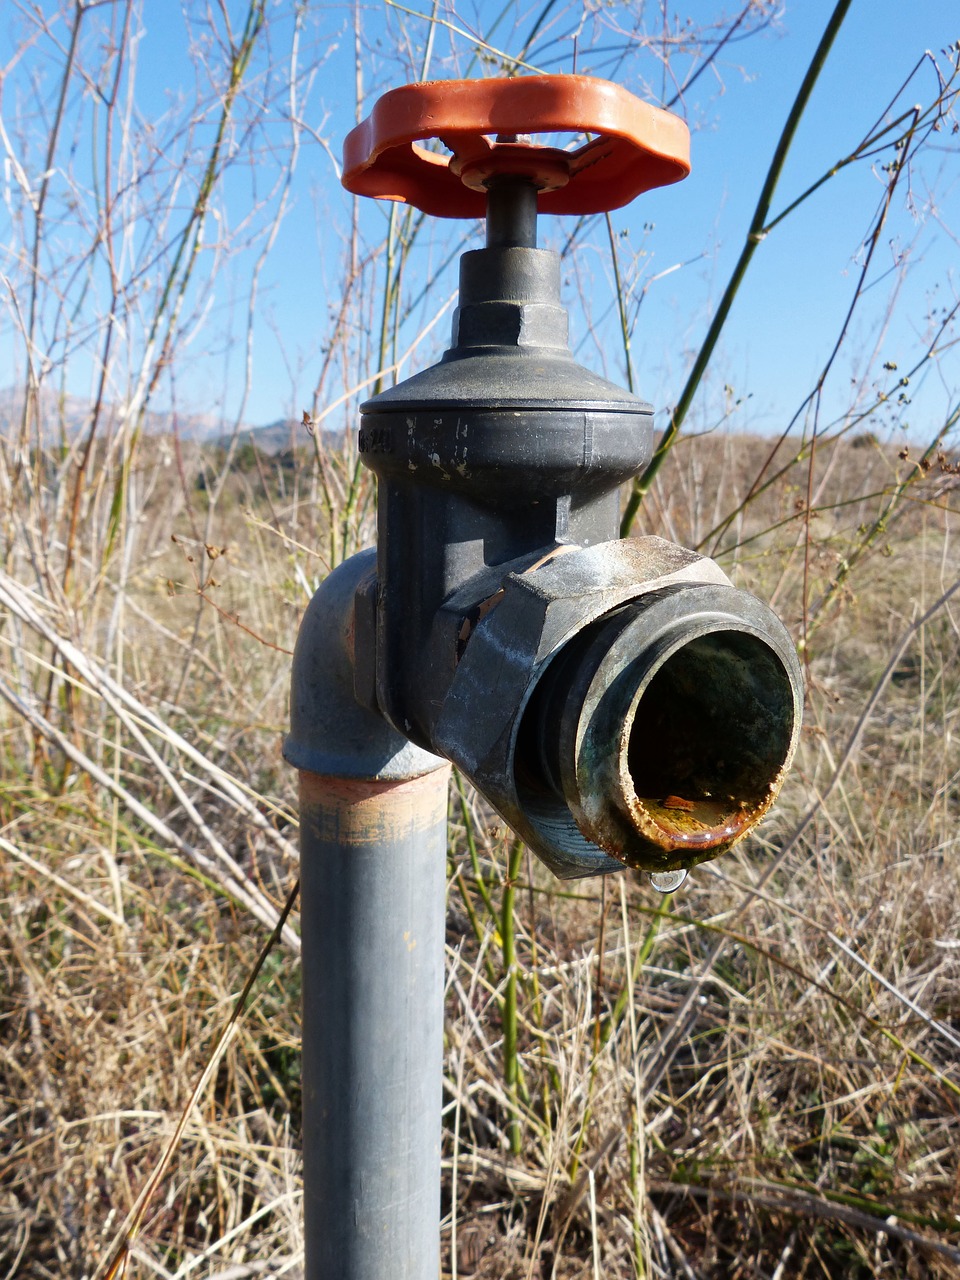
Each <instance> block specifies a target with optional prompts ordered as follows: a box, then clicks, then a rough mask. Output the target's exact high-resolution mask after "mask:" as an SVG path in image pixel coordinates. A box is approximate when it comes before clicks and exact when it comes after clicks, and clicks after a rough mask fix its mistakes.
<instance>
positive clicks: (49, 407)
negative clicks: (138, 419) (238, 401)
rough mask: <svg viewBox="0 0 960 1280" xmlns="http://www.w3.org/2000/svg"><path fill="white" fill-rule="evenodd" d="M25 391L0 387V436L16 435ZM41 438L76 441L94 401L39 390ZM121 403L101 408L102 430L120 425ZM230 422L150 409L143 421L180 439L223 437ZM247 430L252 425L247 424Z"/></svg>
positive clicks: (211, 416) (148, 430)
mask: <svg viewBox="0 0 960 1280" xmlns="http://www.w3.org/2000/svg"><path fill="white" fill-rule="evenodd" d="M24 399H25V397H24V390H23V388H22V387H6V388H4V389H2V390H0V439H4V440H11V439H14V438H16V436H17V435H18V434H19V431H20V424H21V422H22V421H23V407H24ZM39 417H40V437H41V443H42V444H43V445H44V446H51V445H55V444H59V442H60V441H61V440H62V439H63V437H64V436H66V438H67V440H73V439H75V438H76V437H77V436H82V435H84V434H85V433H86V432H87V431H88V430H89V428H90V424H91V422H92V421H93V402H92V401H91V400H88V399H85V398H84V397H83V396H74V395H65V394H60V393H59V392H57V391H56V390H55V389H54V388H52V387H41V389H40V415H39ZM121 417H122V410H121V406H119V405H115V404H105V405H104V406H103V407H102V409H101V418H100V427H99V431H100V433H101V434H102V435H111V434H113V433H114V432H115V431H116V430H117V429H118V427H119V426H120V424H121ZM229 425H231V424H228V423H227V422H226V421H225V420H224V419H223V417H222V416H221V415H220V414H215V413H174V412H156V411H154V410H152V409H151V410H149V411H148V412H147V413H146V415H145V417H144V421H143V428H144V431H145V432H146V433H147V435H151V436H158V435H174V434H177V435H179V437H180V439H181V440H210V439H213V438H216V437H218V436H222V435H223V434H224V432H225V431H226V430H227V429H228V426H229ZM244 430H249V428H247V427H244Z"/></svg>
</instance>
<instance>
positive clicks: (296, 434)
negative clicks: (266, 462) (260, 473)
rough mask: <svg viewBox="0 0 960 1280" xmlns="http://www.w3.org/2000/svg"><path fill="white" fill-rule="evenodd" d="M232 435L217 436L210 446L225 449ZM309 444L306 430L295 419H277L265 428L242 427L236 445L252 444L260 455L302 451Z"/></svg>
mask: <svg viewBox="0 0 960 1280" xmlns="http://www.w3.org/2000/svg"><path fill="white" fill-rule="evenodd" d="M232 439H233V433H232V432H230V433H228V434H226V435H218V436H217V437H216V438H215V439H214V440H213V441H211V443H212V444H216V445H219V446H220V447H221V448H223V449H226V448H227V447H228V446H229V444H230V441H231V440H232ZM309 443H310V437H309V435H308V434H307V428H306V427H305V426H304V425H303V423H302V422H298V421H297V419H296V418H278V419H277V420H276V422H271V423H268V425H267V426H265V427H243V428H242V429H241V430H240V431H239V433H238V434H237V445H238V447H239V446H240V445H244V444H252V445H254V446H255V448H257V449H259V450H260V452H261V453H268V454H275V453H283V452H284V450H286V449H302V448H305V447H306V446H307V445H309Z"/></svg>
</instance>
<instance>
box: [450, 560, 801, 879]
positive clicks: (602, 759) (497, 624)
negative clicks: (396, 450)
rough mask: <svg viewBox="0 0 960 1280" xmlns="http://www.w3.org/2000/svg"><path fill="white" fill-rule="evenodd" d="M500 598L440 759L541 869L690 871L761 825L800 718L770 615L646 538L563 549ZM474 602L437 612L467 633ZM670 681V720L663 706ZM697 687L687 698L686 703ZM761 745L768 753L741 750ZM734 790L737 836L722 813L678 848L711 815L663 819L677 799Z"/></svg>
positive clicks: (455, 701) (784, 644)
mask: <svg viewBox="0 0 960 1280" xmlns="http://www.w3.org/2000/svg"><path fill="white" fill-rule="evenodd" d="M501 583H502V585H501V588H500V591H499V593H498V594H497V595H496V597H494V596H493V595H490V596H489V597H488V599H489V600H492V601H495V602H494V603H493V604H492V605H491V607H488V608H487V610H486V611H485V612H484V614H483V616H482V617H480V618H478V620H477V622H476V624H475V626H474V628H473V630H472V632H471V634H470V638H469V642H468V643H467V644H466V646H465V647H464V651H463V654H462V656H461V659H460V661H459V663H458V665H457V669H456V672H455V674H454V678H453V680H452V681H451V684H450V687H449V690H448V691H447V693H446V696H445V698H444V700H443V704H442V711H441V714H440V716H439V718H438V720H437V724H436V728H435V730H434V737H433V742H434V746H435V748H436V749H437V750H438V751H440V752H441V753H442V754H443V755H445V756H447V757H448V758H449V759H450V760H452V761H453V762H454V763H455V764H456V765H457V767H458V768H459V769H461V771H462V772H463V773H465V774H466V776H467V777H468V778H470V780H471V781H472V782H473V783H474V785H475V786H476V787H477V788H478V790H480V791H481V793H482V794H483V795H484V796H485V797H486V798H487V800H488V801H489V802H490V803H491V804H492V805H493V807H494V808H495V809H496V810H497V812H498V813H500V814H501V816H502V817H503V818H504V819H505V820H506V821H507V822H508V823H509V824H510V825H511V826H512V827H513V828H514V830H515V831H517V832H518V833H519V834H520V835H521V836H522V837H523V839H524V840H525V841H526V843H527V844H528V845H529V846H530V848H531V849H532V850H533V851H534V852H535V853H536V854H537V856H538V857H539V858H540V859H541V861H543V862H544V863H546V865H547V866H548V867H550V869H551V870H552V871H553V872H554V873H555V874H556V875H558V876H561V877H563V878H565V879H566V878H571V877H576V876H582V875H591V874H598V873H603V872H609V871H615V870H620V869H621V867H622V866H623V864H624V863H627V864H628V865H631V866H634V867H638V868H643V869H646V870H654V871H662V870H666V869H669V868H672V867H691V866H694V865H696V864H697V863H699V862H702V861H704V860H705V859H707V858H712V857H716V856H717V855H718V854H720V853H722V852H723V851H724V850H725V849H727V848H729V847H730V845H731V844H732V843H733V841H734V839H736V838H737V837H739V836H740V835H743V834H744V833H745V832H746V831H747V830H749V829H750V827H752V826H754V825H756V822H757V821H759V819H760V818H761V817H762V815H763V813H764V812H765V811H766V809H767V808H769V805H770V803H772V800H773V799H774V797H775V795H776V791H777V790H778V789H779V783H780V780H781V777H782V773H783V771H784V770H785V768H786V767H787V766H788V764H789V761H790V759H791V758H792V755H793V752H794V749H795V746H796V742H797V738H798V735H799V726H800V715H801V693H802V679H801V673H800V667H799V663H798V661H797V658H796V654H795V652H794V649H793V646H792V644H791V642H790V639H789V637H788V635H787V633H786V631H785V630H784V628H783V625H782V624H781V623H780V622H779V620H778V619H777V618H776V616H775V615H774V614H773V613H772V612H771V610H770V609H768V608H767V606H766V605H764V604H763V603H762V602H761V601H759V600H757V599H756V598H755V597H753V596H751V595H749V594H748V593H747V592H743V591H737V590H735V589H734V588H733V587H732V586H731V585H730V582H729V580H728V579H727V577H726V575H725V574H724V573H723V572H722V570H721V569H720V568H719V567H718V566H717V565H716V564H715V563H714V562H713V561H712V560H707V559H704V558H703V557H702V556H698V555H697V554H696V553H695V552H692V551H687V550H685V549H684V548H682V547H678V546H676V545H675V544H674V543H670V542H665V541H664V540H663V539H662V538H654V537H647V538H636V539H629V540H626V541H621V542H611V543H602V544H601V545H599V546H596V547H589V548H567V549H566V551H565V553H564V554H561V555H556V554H555V555H554V556H553V557H550V558H547V559H543V560H539V561H534V562H533V563H532V564H531V565H529V566H524V567H523V568H522V569H519V570H518V571H516V572H511V573H508V574H506V575H505V576H503V577H502V580H501ZM469 590H470V589H469V588H468V589H466V590H465V593H464V598H461V597H458V596H454V597H453V598H452V599H450V600H449V601H447V602H446V604H445V605H444V612H446V613H449V614H450V615H451V616H453V617H459V616H460V615H461V613H462V611H463V610H464V608H465V607H466V603H467V600H466V598H465V597H466V596H467V595H468V594H469ZM628 624H629V625H628ZM707 637H713V639H712V640H710V641H708V640H707V639H706V638H707ZM710 644H716V645H717V648H718V652H717V653H716V654H714V653H713V652H712V651H711V650H710V649H709V645H710ZM698 646H699V647H698ZM744 652H746V653H747V660H746V662H745V663H744V662H743V661H742V655H743V653H744ZM738 655H741V657H738ZM744 668H745V669H744ZM660 672H665V676H661V680H660V683H659V684H655V683H654V682H655V679H656V677H657V675H658V673H660ZM671 673H672V676H673V677H674V679H673V681H672V688H673V689H674V696H673V697H672V700H670V701H669V705H667V706H666V707H665V708H664V707H663V700H662V699H660V700H659V702H658V690H659V689H660V688H661V687H662V685H663V683H664V682H666V683H668V684H670V683H671ZM691 673H692V678H693V682H694V693H693V695H690V694H688V693H685V692H684V688H683V687H684V685H685V683H687V682H688V680H689V677H690V676H691ZM734 677H736V678H734ZM658 706H659V708H660V710H659V711H656V708H657V707H658ZM655 711H656V714H655ZM761 728H765V729H766V738H765V743H766V746H765V749H764V750H763V751H759V750H757V751H752V753H751V749H750V747H749V746H748V744H746V743H743V744H742V745H741V746H739V747H738V748H737V750H736V751H734V752H732V751H731V747H732V746H735V745H736V744H737V743H738V742H740V740H741V738H742V736H743V735H745V734H746V735H749V737H750V740H751V743H753V742H755V741H756V739H757V735H758V732H759V731H760V729H761ZM647 742H649V743H651V744H652V745H651V747H650V751H651V752H652V754H653V756H654V757H655V758H656V757H657V756H658V753H659V756H660V757H662V758H663V759H669V760H670V761H671V764H670V766H669V768H668V769H665V770H664V771H663V773H662V775H661V774H657V775H654V773H653V770H652V769H651V768H650V766H649V765H648V764H646V763H645V761H646V756H645V754H644V751H645V746H644V744H645V743H647ZM668 746H669V747H670V753H669V755H668V753H667V751H666V748H667V747H668ZM685 753H686V755H685ZM686 757H689V761H694V762H698V763H697V767H696V768H694V765H693V764H691V763H689V761H688V759H687V758H686ZM724 759H726V760H727V761H728V763H727V764H726V765H721V763H720V762H721V761H723V760H724ZM699 762H705V764H703V763H699ZM738 762H739V763H738ZM741 766H742V767H741ZM705 768H706V769H712V770H713V776H712V777H711V778H706V777H704V778H700V779H699V781H698V784H697V785H698V786H699V791H698V790H697V789H696V787H695V786H692V785H691V782H692V776H693V774H694V773H695V772H697V773H698V776H699V774H700V773H703V772H704V769H705ZM747 773H749V775H750V776H749V777H748V776H746V775H747ZM635 775H636V779H635ZM728 778H729V779H730V785H731V787H733V789H734V790H739V792H740V793H741V794H739V795H738V796H736V800H737V801H738V802H739V801H740V800H743V801H744V804H743V805H742V806H741V805H740V804H739V803H737V804H736V805H735V806H733V807H732V812H735V813H737V814H739V813H740V812H741V810H743V811H744V816H743V820H742V821H741V820H738V823H737V827H736V830H735V831H727V830H725V828H727V827H729V826H731V825H732V822H731V820H729V819H728V817H727V810H726V809H724V810H723V811H722V812H720V813H718V814H717V818H718V821H717V822H713V823H709V824H705V826H704V828H703V830H700V831H698V832H696V833H694V832H691V834H694V835H695V836H696V838H694V839H686V840H685V839H683V838H682V837H681V834H680V833H679V827H680V826H682V825H687V826H690V825H691V824H693V823H695V822H697V821H698V820H699V818H700V817H703V816H706V811H705V809H704V808H703V807H702V806H701V808H700V809H699V810H698V812H697V813H695V814H692V815H691V814H689V812H685V811H683V810H681V809H670V808H666V809H664V807H663V806H660V810H661V811H660V812H659V813H656V812H654V806H655V805H656V803H657V802H659V801H660V800H664V799H670V798H671V797H672V798H677V797H679V798H681V799H682V800H684V801H686V800H692V799H694V798H695V799H697V800H698V801H700V802H703V801H707V800H710V799H711V798H713V799H716V797H708V796H705V795H702V794H701V792H702V791H704V790H711V791H714V790H717V791H719V787H720V783H721V782H724V781H725V780H726V779H728ZM635 782H636V784H637V785H635ZM637 786H639V790H638V789H637ZM651 788H652V789H653V791H656V792H657V794H652V791H651ZM684 792H687V793H689V794H684ZM637 795H640V796H643V797H644V798H646V800H647V801H648V802H649V803H648V804H646V805H642V806H641V805H639V804H637V803H635V800H634V797H635V796H637ZM727 798H728V797H727V792H726V791H724V802H725V803H726V800H727ZM658 817H659V819H660V821H659V822H657V818H658ZM671 828H672V836H671ZM607 855H610V856H607Z"/></svg>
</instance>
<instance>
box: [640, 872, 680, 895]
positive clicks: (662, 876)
mask: <svg viewBox="0 0 960 1280" xmlns="http://www.w3.org/2000/svg"><path fill="white" fill-rule="evenodd" d="M686 878H687V873H686V871H684V870H683V868H682V867H681V869H680V870H679V871H648V872H647V879H648V880H649V881H650V883H651V884H652V885H653V887H654V889H656V890H657V892H658V893H675V892H676V891H677V889H679V888H680V886H681V885H682V884H683V882H684V880H686Z"/></svg>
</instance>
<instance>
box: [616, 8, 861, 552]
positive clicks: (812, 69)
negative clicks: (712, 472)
mask: <svg viewBox="0 0 960 1280" xmlns="http://www.w3.org/2000/svg"><path fill="white" fill-rule="evenodd" d="M851 3H852V0H838V3H837V5H836V7H835V8H834V10H833V13H832V14H831V15H830V20H829V22H828V23H827V25H826V28H825V29H824V32H823V35H822V36H821V37H820V43H819V44H818V45H817V48H816V52H815V53H814V55H813V58H812V59H811V62H810V65H809V67H807V73H806V75H805V76H804V77H803V83H802V84H801V85H800V89H799V91H798V93H797V96H796V98H795V99H794V102H793V106H792V107H791V108H790V114H789V115H788V116H787V121H786V124H785V125H784V127H783V130H782V131H781V133H780V137H779V138H778V140H777V145H776V149H775V150H774V153H773V159H772V160H771V162H770V167H769V169H768V170H767V176H766V179H765V180H764V184H763V188H762V190H761V192H760V198H759V200H758V201H757V207H756V209H755V210H754V214H753V218H752V219H751V222H750V228H749V230H748V231H747V236H746V240H745V241H744V245H743V248H742V250H741V251H740V257H739V259H738V261H737V264H736V266H735V267H734V269H733V273H732V275H731V276H730V279H729V281H728V282H727V287H726V289H725V290H724V292H723V297H722V298H721V299H720V305H719V306H718V307H717V310H716V312H715V314H714V317H713V320H712V321H711V322H710V328H709V329H708V330H707V336H706V337H705V338H704V340H703V342H702V344H701V346H700V350H699V351H698V352H697V358H696V360H695V361H694V363H693V368H692V369H691V370H690V374H689V376H688V378H687V381H686V384H685V385H684V388H683V391H682V392H681V394H680V399H679V400H678V401H677V404H676V407H675V409H674V410H673V413H672V414H671V415H670V422H669V424H668V426H667V428H666V430H665V431H664V433H663V436H662V437H661V439H660V443H659V444H658V445H657V449H656V452H655V453H654V455H653V457H652V458H651V460H650V463H649V465H648V466H647V469H646V470H645V471H644V473H643V474H642V475H641V476H639V477H638V479H637V480H635V481H634V484H633V489H632V491H631V493H630V498H629V500H628V501H627V505H626V508H625V510H624V513H623V519H622V521H621V524H620V534H621V537H627V535H628V534H629V533H630V530H631V529H632V528H633V522H634V520H635V519H636V517H637V512H638V511H639V510H640V504H641V503H642V502H643V499H644V498H645V497H646V495H647V493H648V492H649V491H650V486H651V485H652V484H653V482H654V480H655V479H656V476H657V473H658V472H659V470H660V468H661V467H662V466H663V463H664V460H665V459H666V456H667V454H668V453H669V452H670V450H671V448H672V447H673V444H674V442H675V440H676V438H677V435H678V434H679V432H680V428H681V426H682V425H683V422H684V420H685V418H686V416H687V414H688V413H689V411H690V406H691V404H692V403H693V399H694V396H695V395H696V393H697V389H698V388H699V386H700V381H701V379H702V377H703V375H704V373H705V371H706V368H707V365H708V364H709V363H710V359H711V357H712V355H713V352H714V349H715V348H716V345H717V342H718V341H719V338H720V334H721V332H722V331H723V326H724V325H725V324H726V321H727V316H728V315H729V314H730V308H731V307H732V306H733V302H734V299H735V298H736V296H737V292H738V290H739V288H740V285H741V283H742V281H743V277H744V276H745V275H746V273H747V268H748V267H749V266H750V263H751V261H752V259H753V255H754V253H755V252H756V250H757V246H758V245H759V244H760V242H761V241H762V240H763V239H764V237H765V235H766V234H767V229H766V221H767V217H768V215H769V213H770V204H771V201H772V200H773V193H774V191H775V190H776V187H777V183H778V182H779V180H780V175H781V174H782V172H783V166H784V163H785V161H786V158H787V153H788V152H789V150H790V144H791V143H792V142H793V138H794V135H795V133H796V131H797V128H798V126H799V124H800V121H801V119H802V118H803V113H804V111H805V110H806V108H807V104H808V102H809V101H810V95H811V94H812V93H813V89H814V86H815V85H816V83H817V80H818V78H819V76H820V72H821V71H822V70H823V67H824V64H825V63H826V60H827V56H828V54H829V53H830V49H831V47H832V45H833V42H834V40H835V38H836V35H837V32H838V31H839V30H840V27H841V26H842V25H843V20H844V18H845V17H846V16H847V11H848V10H849V8H850V5H851Z"/></svg>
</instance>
